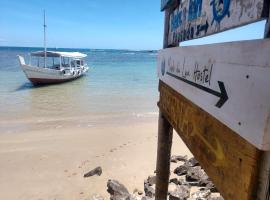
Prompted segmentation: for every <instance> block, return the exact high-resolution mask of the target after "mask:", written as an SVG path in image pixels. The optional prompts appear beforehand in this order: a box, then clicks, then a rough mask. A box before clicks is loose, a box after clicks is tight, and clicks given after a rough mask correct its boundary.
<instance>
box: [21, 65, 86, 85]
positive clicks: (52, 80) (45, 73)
mask: <svg viewBox="0 0 270 200" xmlns="http://www.w3.org/2000/svg"><path fill="white" fill-rule="evenodd" d="M22 69H23V72H24V73H25V75H26V77H27V78H28V79H29V81H31V83H32V84H33V85H47V84H57V83H64V82H67V81H72V80H75V79H77V78H79V77H81V76H83V75H84V74H85V73H86V72H87V71H88V67H86V68H84V69H83V70H75V71H73V72H72V73H68V74H65V73H63V72H62V71H60V70H55V69H49V68H42V67H33V66H29V65H22Z"/></svg>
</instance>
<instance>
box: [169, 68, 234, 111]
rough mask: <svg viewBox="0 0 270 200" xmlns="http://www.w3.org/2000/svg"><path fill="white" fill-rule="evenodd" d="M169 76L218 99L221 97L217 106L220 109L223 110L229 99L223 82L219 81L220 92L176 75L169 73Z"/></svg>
mask: <svg viewBox="0 0 270 200" xmlns="http://www.w3.org/2000/svg"><path fill="white" fill-rule="evenodd" d="M167 74H168V75H169V76H171V77H173V78H176V79H178V80H180V81H183V82H185V83H187V84H189V85H192V86H194V87H196V88H198V89H200V90H203V91H205V92H207V93H210V94H212V95H214V96H216V97H219V101H218V102H217V103H216V105H215V106H216V107H218V108H221V107H222V106H223V105H224V104H225V102H226V101H227V100H228V99H229V98H228V94H227V91H226V89H225V86H224V83H223V82H221V81H218V86H219V89H220V92H218V91H215V90H212V89H210V88H208V87H205V86H202V85H199V84H197V83H194V82H192V81H189V80H187V79H185V78H181V77H179V76H176V75H175V74H172V73H170V72H167Z"/></svg>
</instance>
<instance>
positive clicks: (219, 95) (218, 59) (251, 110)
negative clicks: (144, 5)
mask: <svg viewBox="0 0 270 200" xmlns="http://www.w3.org/2000/svg"><path fill="white" fill-rule="evenodd" d="M269 55H270V40H269V39H264V40H254V41H244V42H232V43H223V44H214V45H203V46H192V47H176V48H169V49H165V50H161V51H160V52H159V55H158V76H159V79H160V80H161V81H163V82H164V83H166V84H167V85H169V86H170V87H171V88H173V89H174V90H175V91H177V92H178V93H180V94H182V95H183V96H184V97H186V98H187V99H189V100H190V101H191V102H193V103H195V104H196V105H198V106H199V107H200V108H202V109H203V110H204V111H206V112H208V113H209V114H211V115H212V116H214V117H215V118H216V119H218V120H219V121H220V122H222V123H223V124H225V125H227V126H228V127H229V128H231V129H232V130H233V131H235V132H236V133H237V134H239V135H240V136H241V137H242V138H244V139H245V140H247V141H248V142H250V143H251V144H253V145H254V146H256V147H257V148H258V149H261V150H270V103H269V102H270V92H269V88H270V62H269Z"/></svg>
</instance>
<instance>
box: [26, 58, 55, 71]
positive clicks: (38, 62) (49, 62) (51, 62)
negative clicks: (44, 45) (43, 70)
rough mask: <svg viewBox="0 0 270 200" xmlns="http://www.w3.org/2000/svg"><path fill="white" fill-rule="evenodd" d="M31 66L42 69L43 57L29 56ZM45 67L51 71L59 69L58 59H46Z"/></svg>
mask: <svg viewBox="0 0 270 200" xmlns="http://www.w3.org/2000/svg"><path fill="white" fill-rule="evenodd" d="M31 65H32V66H37V67H44V66H45V64H44V57H41V56H31ZM46 67H47V68H51V69H60V57H47V59H46Z"/></svg>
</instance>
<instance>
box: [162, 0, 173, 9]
mask: <svg viewBox="0 0 270 200" xmlns="http://www.w3.org/2000/svg"><path fill="white" fill-rule="evenodd" d="M176 1H177V0H161V8H160V10H161V11H164V10H166V9H167V8H169V7H170V6H172V5H173V4H174V3H175V2H176Z"/></svg>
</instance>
